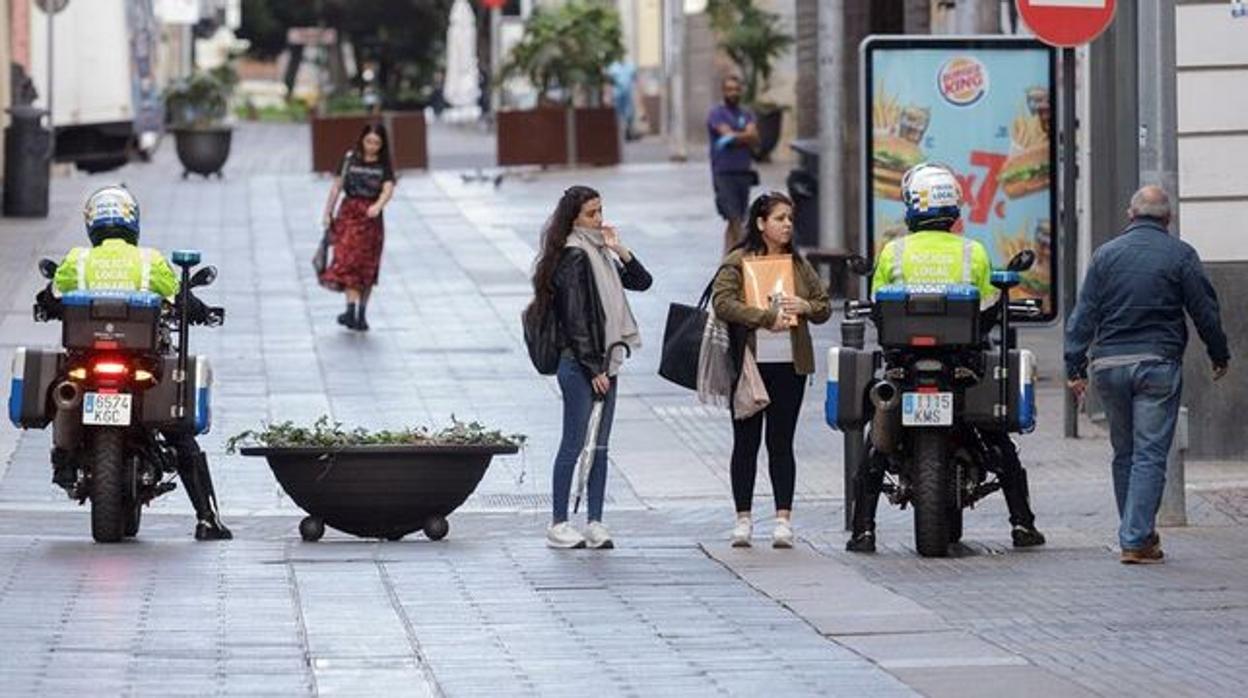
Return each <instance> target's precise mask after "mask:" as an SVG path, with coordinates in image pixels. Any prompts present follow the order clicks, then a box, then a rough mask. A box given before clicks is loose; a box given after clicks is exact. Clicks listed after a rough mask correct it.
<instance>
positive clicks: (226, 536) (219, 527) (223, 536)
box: [195, 516, 234, 541]
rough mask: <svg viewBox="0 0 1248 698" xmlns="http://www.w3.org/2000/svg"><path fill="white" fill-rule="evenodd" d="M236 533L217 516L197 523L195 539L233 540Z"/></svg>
mask: <svg viewBox="0 0 1248 698" xmlns="http://www.w3.org/2000/svg"><path fill="white" fill-rule="evenodd" d="M233 538H234V534H233V533H232V532H231V531H230V529H228V528H226V527H225V524H223V523H221V520H220V519H219V518H217V517H216V516H213V517H211V518H209V519H206V520H203V521H200V522H199V523H197V524H195V540H201V541H203V540H233Z"/></svg>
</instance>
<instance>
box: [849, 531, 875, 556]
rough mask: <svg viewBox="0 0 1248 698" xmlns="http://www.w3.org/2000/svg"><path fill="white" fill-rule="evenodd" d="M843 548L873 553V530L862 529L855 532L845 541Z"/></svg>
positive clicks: (854, 551)
mask: <svg viewBox="0 0 1248 698" xmlns="http://www.w3.org/2000/svg"><path fill="white" fill-rule="evenodd" d="M845 549H846V550H848V551H849V552H851V553H873V552H875V531H863V532H861V533H855V534H854V535H853V536H852V537H850V539H849V540H848V541H847V542H846V543H845Z"/></svg>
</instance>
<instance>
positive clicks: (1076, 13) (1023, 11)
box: [1015, 0, 1116, 48]
mask: <svg viewBox="0 0 1248 698" xmlns="http://www.w3.org/2000/svg"><path fill="white" fill-rule="evenodd" d="M1015 2H1016V3H1017V4H1018V13H1019V14H1020V15H1022V17H1023V21H1025V22H1027V26H1029V27H1031V30H1032V31H1033V32H1035V33H1036V37H1037V38H1039V39H1040V40H1041V41H1043V42H1044V43H1046V44H1049V45H1050V46H1059V47H1062V48H1070V47H1073V46H1080V45H1082V44H1086V43H1088V42H1089V41H1091V40H1093V39H1095V38H1096V37H1097V36H1099V35H1100V33H1101V32H1103V31H1105V27H1108V26H1109V23H1110V21H1112V20H1113V18H1114V10H1115V9H1116V2H1115V0H1015Z"/></svg>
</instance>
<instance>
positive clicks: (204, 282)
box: [191, 264, 217, 288]
mask: <svg viewBox="0 0 1248 698" xmlns="http://www.w3.org/2000/svg"><path fill="white" fill-rule="evenodd" d="M216 280H217V268H216V267H214V266H212V265H211V264H209V265H208V266H206V267H200V269H199V271H197V272H195V274H194V275H193V276H192V277H191V288H199V287H200V286H208V285H211V284H212V282H214V281H216Z"/></svg>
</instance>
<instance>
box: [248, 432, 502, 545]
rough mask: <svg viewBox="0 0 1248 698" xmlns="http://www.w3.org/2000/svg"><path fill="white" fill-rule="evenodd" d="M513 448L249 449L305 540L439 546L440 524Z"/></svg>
mask: <svg viewBox="0 0 1248 698" xmlns="http://www.w3.org/2000/svg"><path fill="white" fill-rule="evenodd" d="M518 450H519V447H518V446H516V445H514V444H498V445H475V444H474V445H426V444H419V445H418V444H412V445H403V446H345V447H338V448H325V447H321V446H287V447H280V448H279V447H258V446H257V447H247V448H242V449H240V451H239V452H240V453H242V454H243V455H244V456H263V457H264V458H265V459H266V460H268V462H269V467H270V468H272V470H273V475H274V476H275V477H277V481H278V483H279V484H281V486H282V489H283V490H285V491H286V494H288V495H290V498H291V499H293V500H294V501H295V504H298V505H299V507H300V508H302V509H303V510H304V511H306V512H307V513H308V516H307V517H305V518H304V519H303V521H301V522H300V523H299V534H300V535H301V536H303V539H304V540H305V541H309V542H313V541H317V540H320V538H321V536H323V535H324V534H325V527H326V526H330V527H332V528H336V529H338V530H339V531H343V532H344V533H350V534H352V535H355V536H359V537H361V538H383V539H386V540H399V539H401V538H403V537H404V536H406V535H408V534H409V533H414V532H416V531H424V533H425V535H426V536H427V537H428V538H429V539H430V540H440V539H442V538H443V537H445V536H446V534H447V531H448V530H449V528H450V527H449V524H447V521H446V517H447V516H449V515H450V513H451V512H453V511H455V509H457V508H458V507H459V506H460V505H461V504H463V503H464V500H466V499H468V495H470V494H472V492H473V490H475V489H476V488H477V484H478V483H479V482H481V478H482V476H484V475H485V470H486V468H488V467H489V465H490V460H491V459H492V458H493V457H494V456H496V455H503V454H512V453H516V452H517V451H518Z"/></svg>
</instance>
